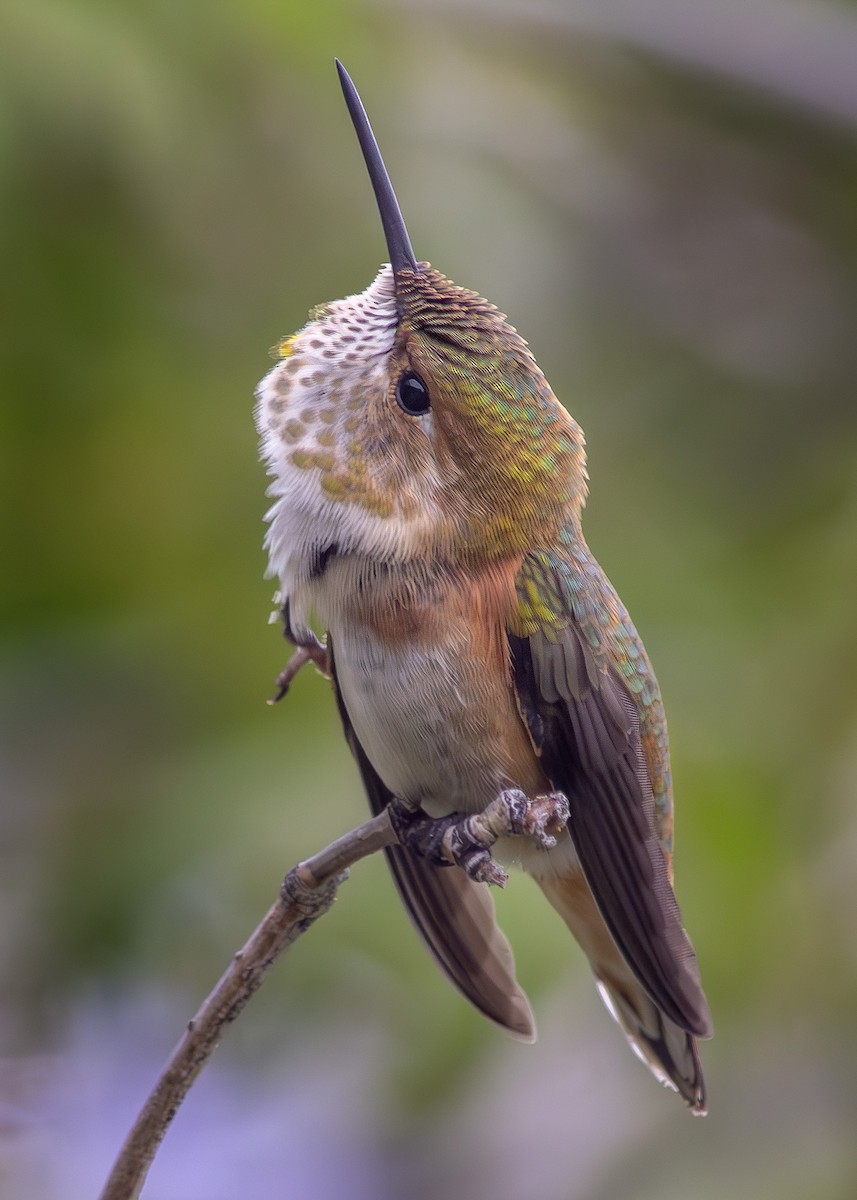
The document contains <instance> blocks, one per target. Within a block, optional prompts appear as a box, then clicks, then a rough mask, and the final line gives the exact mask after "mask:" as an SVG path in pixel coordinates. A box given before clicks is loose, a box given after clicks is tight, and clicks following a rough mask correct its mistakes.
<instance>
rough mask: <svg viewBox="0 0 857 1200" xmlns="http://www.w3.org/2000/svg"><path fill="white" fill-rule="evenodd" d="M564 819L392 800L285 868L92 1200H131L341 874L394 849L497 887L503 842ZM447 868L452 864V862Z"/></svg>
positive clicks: (515, 795) (519, 810) (536, 808)
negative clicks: (429, 809)
mask: <svg viewBox="0 0 857 1200" xmlns="http://www.w3.org/2000/svg"><path fill="white" fill-rule="evenodd" d="M567 820H568V801H567V800H566V798H565V796H563V795H562V793H561V792H551V793H549V794H548V795H544V796H534V797H532V798H529V797H527V796H525V795H524V793H523V792H520V791H517V790H515V789H510V790H509V791H506V792H502V793H501V794H500V795H499V796H497V797H496V798H495V799H494V800H492V801H491V803H490V804H489V805H488V806H487V807H486V808H485V809H484V811H483V812H481V813H475V814H472V815H471V816H468V817H465V816H462V815H461V814H454V815H453V816H451V817H441V818H439V819H437V820H433V819H432V818H430V817H427V816H426V815H425V813H423V812H422V811H421V810H419V809H416V810H415V809H413V808H411V807H409V806H408V805H405V804H403V803H401V802H399V801H394V802H393V803H392V804H391V805H390V806H389V807H388V808H386V809H384V811H383V812H382V813H380V814H379V815H378V816H377V817H373V818H372V820H371V821H366V822H365V824H363V825H360V826H358V827H357V829H352V830H351V832H350V833H346V834H345V835H344V837H341V838H338V839H337V840H336V841H335V842H331V844H330V845H329V846H327V847H326V848H325V849H324V850H321V851H320V852H319V853H318V854H315V855H313V857H312V858H308V859H306V861H305V862H302V863H298V865H297V866H296V867H293V868H292V870H291V871H289V873H288V875H287V876H286V878H285V879H284V880H283V884H282V887H281V888H280V895H279V897H278V898H277V901H276V903H275V904H274V905H273V906H272V907H271V909H270V910H269V911H268V913H267V915H266V916H265V918H264V920H263V921H262V922H261V924H260V925H259V926H258V927H257V928H256V930H255V932H254V933H253V934H252V935H251V936H250V939H249V941H248V942H247V944H246V945H245V946H244V948H243V949H242V950H239V951H238V953H237V954H236V955H235V957H234V958H233V960H232V963H231V965H230V967H229V969H228V970H227V972H226V974H225V975H224V976H223V978H222V979H221V980H220V982H219V983H218V984H217V986H216V987H215V989H214V991H213V992H212V993H211V995H210V996H209V997H208V999H207V1000H206V1001H205V1003H204V1004H203V1005H202V1008H200V1010H199V1012H198V1013H197V1014H196V1016H195V1017H194V1018H193V1019H192V1020H191V1021H189V1022H188V1027H187V1030H186V1031H185V1033H184V1036H183V1037H182V1039H181V1041H180V1042H179V1044H178V1045H177V1046H176V1048H175V1050H174V1051H173V1053H172V1055H171V1056H170V1059H169V1061H168V1062H167V1065H166V1067H165V1068H164V1070H163V1072H162V1073H161V1077H160V1079H159V1080H158V1082H157V1083H156V1084H155V1087H154V1089H153V1090H152V1092H151V1093H150V1095H149V1098H148V1099H147V1101H146V1103H145V1104H144V1106H143V1108H142V1109H141V1111H140V1115H139V1116H138V1117H137V1120H136V1121H135V1122H134V1125H133V1127H132V1129H131V1132H130V1133H129V1134H128V1137H127V1138H126V1139H125V1144H124V1146H123V1147H122V1149H121V1151H120V1152H119V1157H118V1158H117V1160H116V1163H115V1165H114V1167H113V1170H112V1171H111V1172H110V1177H109V1179H108V1180H107V1183H106V1184H105V1186H104V1190H103V1191H102V1193H101V1197H100V1200H136V1197H138V1196H139V1195H140V1192H141V1190H142V1187H143V1184H144V1182H145V1180H146V1175H147V1174H148V1171H149V1168H150V1167H151V1165H152V1162H153V1161H154V1158H155V1154H156V1153H157V1150H158V1147H159V1146H160V1144H161V1142H162V1141H163V1139H164V1135H165V1134H166V1132H167V1129H168V1128H169V1125H170V1122H171V1121H172V1119H173V1117H174V1116H175V1114H176V1113H177V1111H178V1109H179V1105H180V1104H181V1102H182V1101H183V1100H184V1098H185V1096H186V1095H187V1093H188V1091H189V1090H190V1088H191V1086H192V1084H193V1082H194V1080H195V1079H196V1077H197V1076H198V1075H199V1073H200V1071H201V1070H202V1068H203V1067H204V1066H205V1064H206V1063H207V1062H208V1060H209V1059H210V1058H211V1056H212V1054H213V1053H214V1051H215V1050H216V1048H217V1045H218V1043H219V1042H220V1039H221V1037H222V1036H223V1033H224V1030H225V1028H226V1026H227V1025H229V1024H230V1023H231V1022H232V1021H234V1020H235V1018H236V1017H237V1016H238V1014H239V1013H240V1012H241V1010H242V1009H243V1008H244V1005H245V1004H246V1003H247V1001H248V1000H249V999H250V997H251V996H252V995H253V993H254V992H255V991H256V989H257V988H258V987H259V986H260V984H261V983H262V980H263V979H264V977H265V975H266V974H267V973H268V971H269V969H270V968H271V967H272V966H273V964H274V960H275V959H277V958H278V957H279V956H280V955H281V954H283V953H285V951H286V950H288V949H289V947H290V946H291V945H292V944H293V943H294V942H296V941H297V939H298V938H299V937H300V935H301V934H302V933H305V932H306V930H307V929H309V927H310V925H312V923H313V922H314V921H315V920H316V918H318V917H320V916H321V915H322V914H323V913H325V912H327V910H328V909H329V908H330V906H331V905H332V904H333V901H334V900H335V898H336V892H337V889H338V888H339V885H340V884H341V883H342V882H344V880H345V879H346V878H347V876H348V868H349V867H351V866H352V865H353V864H354V863H356V862H359V861H360V859H361V858H366V857H368V855H370V854H374V853H375V852H376V851H377V850H383V849H384V847H385V846H392V845H394V844H396V843H400V844H405V843H406V844H407V848H408V851H410V852H413V853H417V854H420V855H421V856H423V857H426V856H428V857H430V858H432V859H433V860H434V861H435V862H438V863H446V864H448V869H449V870H456V869H458V868H460V869H461V870H464V871H465V872H466V873H467V874H468V875H469V876H470V878H471V879H474V880H477V881H490V882H492V883H496V884H498V885H499V886H500V887H502V886H503V885H504V884H505V882H506V879H507V878H508V877H507V875H506V872H505V871H503V870H502V868H500V867H498V866H497V865H496V864H495V863H494V862H493V860H492V859H491V853H490V847H491V846H493V845H494V843H495V842H496V841H497V840H498V839H499V838H501V837H509V836H518V837H527V838H530V839H531V840H533V841H534V842H535V843H536V844H537V845H541V846H544V847H545V848H549V847H551V846H553V845H555V844H556V841H555V837H554V834H556V833H559V831H560V830H561V829H562V828H563V827H564V825H565V822H566V821H567ZM453 864H455V865H453Z"/></svg>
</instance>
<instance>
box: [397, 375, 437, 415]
mask: <svg viewBox="0 0 857 1200" xmlns="http://www.w3.org/2000/svg"><path fill="white" fill-rule="evenodd" d="M396 400H397V402H398V405H399V408H400V409H401V410H402V412H406V413H407V414H408V416H409V417H421V416H423V414H424V413H427V412H428V411H429V409H430V408H431V396H429V390H428V388H427V387H426V385H425V384H424V383H423V381H422V379H420V377H419V375H417V373H416V371H403V372H402V373H401V375H400V376H399V382H398V383H397V384H396Z"/></svg>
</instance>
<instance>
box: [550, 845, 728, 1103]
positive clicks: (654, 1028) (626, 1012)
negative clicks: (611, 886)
mask: <svg viewBox="0 0 857 1200" xmlns="http://www.w3.org/2000/svg"><path fill="white" fill-rule="evenodd" d="M537 882H538V884H539V886H540V887H541V889H542V891H543V892H544V893H545V895H546V896H547V898H548V900H549V901H550V902H551V904H552V905H553V907H554V908H555V909H556V911H557V912H558V913H559V915H560V916H561V917H562V919H563V920H564V921H565V923H566V925H567V926H568V927H569V929H570V930H571V932H572V933H573V934H574V936H575V938H576V939H577V941H578V942H579V943H580V945H581V947H582V949H583V950H584V952H585V953H586V956H587V958H588V959H589V962H590V965H591V967H592V970H593V972H594V974H595V981H596V985H597V987H598V991H599V992H600V993H601V998H602V999H603V1001H604V1003H605V1004H606V1006H607V1009H608V1011H609V1012H610V1014H611V1016H612V1017H613V1018H614V1019H615V1020H616V1022H617V1024H618V1025H619V1026H620V1028H621V1029H622V1031H623V1033H624V1034H625V1036H626V1037H627V1039H628V1042H629V1043H630V1046H631V1049H632V1050H633V1051H634V1053H635V1054H636V1055H637V1057H638V1058H639V1059H641V1060H642V1062H644V1063H645V1064H646V1066H647V1067H648V1068H649V1070H650V1071H651V1072H652V1074H653V1075H654V1076H655V1078H656V1079H657V1080H658V1081H659V1082H660V1083H662V1084H664V1085H665V1086H666V1087H669V1088H672V1089H673V1091H676V1092H678V1093H679V1095H680V1096H681V1097H682V1098H683V1100H684V1101H685V1102H686V1104H687V1105H688V1106H689V1107H690V1109H691V1111H692V1112H693V1113H694V1114H695V1115H697V1116H703V1115H704V1114H705V1112H706V1111H707V1109H706V1095H705V1080H704V1079H703V1077H702V1067H701V1065H700V1061H699V1053H698V1051H697V1046H696V1038H694V1037H693V1036H692V1034H690V1033H688V1032H687V1030H685V1029H682V1028H681V1026H679V1025H677V1024H676V1023H675V1022H674V1021H672V1020H671V1019H670V1018H669V1017H667V1016H666V1015H665V1013H663V1012H662V1011H661V1009H660V1008H659V1007H658V1006H657V1005H656V1004H655V1002H654V1001H653V1000H652V999H651V998H650V996H649V995H648V994H647V993H646V992H645V990H644V989H643V987H642V986H641V985H640V983H639V982H638V981H637V979H636V977H635V976H634V974H633V973H632V971H631V969H630V967H629V966H628V964H627V963H626V962H625V960H624V958H623V957H622V955H621V954H620V952H619V950H618V948H617V946H616V943H615V942H614V940H613V938H612V937H611V935H610V932H609V930H608V929H607V926H606V925H605V924H604V921H603V919H602V917H601V914H600V913H599V911H598V908H597V906H596V904H595V900H594V899H593V896H592V892H591V891H590V889H589V886H588V884H587V883H586V880H585V879H584V877H583V873H582V871H580V870H579V869H578V870H575V871H571V872H569V873H567V874H563V875H559V874H556V875H545V876H543V877H541V878H538V879H537Z"/></svg>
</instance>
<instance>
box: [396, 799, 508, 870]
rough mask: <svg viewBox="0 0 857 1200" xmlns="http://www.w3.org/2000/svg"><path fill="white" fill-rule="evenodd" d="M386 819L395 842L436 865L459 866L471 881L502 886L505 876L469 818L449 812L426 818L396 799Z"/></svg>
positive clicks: (420, 811) (420, 812)
mask: <svg viewBox="0 0 857 1200" xmlns="http://www.w3.org/2000/svg"><path fill="white" fill-rule="evenodd" d="M389 812H390V822H391V824H392V826H393V828H394V829H395V831H396V837H397V838H398V840H399V844H400V845H401V846H404V847H405V848H406V849H408V850H410V851H411V853H412V854H416V855H417V856H418V857H419V858H425V859H427V860H428V861H429V862H431V863H433V864H434V865H435V866H436V867H451V866H456V867H460V868H461V870H462V871H464V873H465V875H467V877H468V878H469V879H472V880H473V881H474V883H490V884H494V885H495V886H496V887H504V886H505V884H506V883H507V882H508V879H509V876H508V874H507V873H506V871H504V870H503V868H502V867H501V866H500V864H499V863H497V862H495V861H494V859H493V858H492V856H491V851H490V849H489V846H488V844H487V843H486V841H485V837H484V834H482V831H481V828H480V826H479V825H478V824H476V823H475V819H474V818H473V817H465V816H463V815H462V814H461V813H451V814H450V815H449V816H446V817H430V816H428V815H427V814H426V813H424V812H423V811H422V810H421V809H414V808H412V807H410V806H409V805H407V804H405V803H404V802H402V801H400V800H394V801H393V802H392V803H391V804H390V807H389ZM480 835H481V836H480Z"/></svg>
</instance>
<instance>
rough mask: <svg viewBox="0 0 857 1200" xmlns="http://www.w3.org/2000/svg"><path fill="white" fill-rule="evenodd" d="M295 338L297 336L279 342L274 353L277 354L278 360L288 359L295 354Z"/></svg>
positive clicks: (293, 335)
mask: <svg viewBox="0 0 857 1200" xmlns="http://www.w3.org/2000/svg"><path fill="white" fill-rule="evenodd" d="M295 336H296V335H295V334H292V335H291V337H287V338H283V340H282V341H281V342H277V344H276V346H274V348H273V350H272V353H273V354H276V355H277V357H278V358H288V357H289V355H290V354H294V350H295V347H294V341H295Z"/></svg>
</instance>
